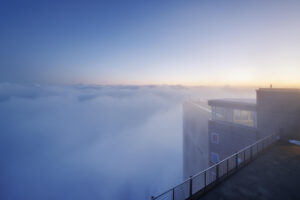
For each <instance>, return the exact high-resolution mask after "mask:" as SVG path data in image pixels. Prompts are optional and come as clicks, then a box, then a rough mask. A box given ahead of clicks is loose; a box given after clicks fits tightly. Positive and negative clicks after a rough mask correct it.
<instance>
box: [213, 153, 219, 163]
mask: <svg viewBox="0 0 300 200" xmlns="http://www.w3.org/2000/svg"><path fill="white" fill-rule="evenodd" d="M219 161H220V159H219V154H218V153H215V152H211V162H212V163H214V164H216V163H218V162H219Z"/></svg>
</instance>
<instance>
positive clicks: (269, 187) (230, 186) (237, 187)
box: [200, 142, 300, 200]
mask: <svg viewBox="0 0 300 200" xmlns="http://www.w3.org/2000/svg"><path fill="white" fill-rule="evenodd" d="M200 199H201V200H212V199H214V200H218V199H220V200H235V199H261V200H263V199H264V200H265V199H272V200H274V199H276V200H277V199H278V200H279V199H280V200H285V199H300V146H297V145H295V144H290V143H288V142H278V143H277V144H276V145H274V146H272V147H270V148H269V149H267V150H266V151H265V152H263V153H262V154H261V155H260V156H258V158H257V159H256V160H254V161H253V162H252V163H250V164H248V165H246V166H245V167H244V168H242V169H240V170H239V171H238V172H236V173H235V174H233V175H232V176H230V177H228V179H226V180H224V181H223V182H221V183H220V184H219V185H217V186H216V187H215V188H213V189H212V190H210V191H209V192H208V193H206V194H205V195H204V196H202V197H201V198H200Z"/></svg>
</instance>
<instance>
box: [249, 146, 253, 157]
mask: <svg viewBox="0 0 300 200" xmlns="http://www.w3.org/2000/svg"><path fill="white" fill-rule="evenodd" d="M252 147H253V146H251V147H250V160H252Z"/></svg>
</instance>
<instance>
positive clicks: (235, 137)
mask: <svg viewBox="0 0 300 200" xmlns="http://www.w3.org/2000/svg"><path fill="white" fill-rule="evenodd" d="M208 127H209V138H210V142H209V149H210V165H212V164H214V162H213V160H212V154H214V153H217V154H218V156H219V161H221V160H223V159H225V158H226V157H228V156H230V155H232V154H234V153H236V152H237V151H239V150H241V149H242V148H244V147H246V146H248V145H250V144H252V143H254V142H255V141H256V140H257V138H258V137H259V136H258V135H259V133H258V130H257V129H256V128H251V127H247V126H242V125H238V124H233V123H228V122H222V121H216V120H211V121H209V126H208ZM216 134H217V135H218V142H217V143H216V141H214V139H213V137H214V136H215V135H216Z"/></svg>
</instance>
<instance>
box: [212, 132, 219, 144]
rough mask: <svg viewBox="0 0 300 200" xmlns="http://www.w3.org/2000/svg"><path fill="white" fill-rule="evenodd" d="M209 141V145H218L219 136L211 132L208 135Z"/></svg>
mask: <svg viewBox="0 0 300 200" xmlns="http://www.w3.org/2000/svg"><path fill="white" fill-rule="evenodd" d="M210 140H211V143H214V144H219V134H218V133H215V132H212V133H211V135H210Z"/></svg>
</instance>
